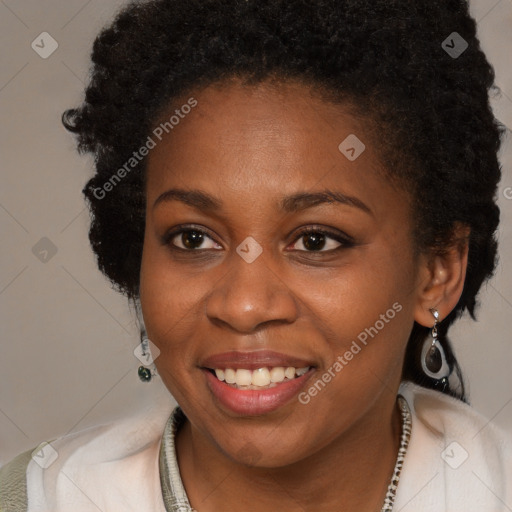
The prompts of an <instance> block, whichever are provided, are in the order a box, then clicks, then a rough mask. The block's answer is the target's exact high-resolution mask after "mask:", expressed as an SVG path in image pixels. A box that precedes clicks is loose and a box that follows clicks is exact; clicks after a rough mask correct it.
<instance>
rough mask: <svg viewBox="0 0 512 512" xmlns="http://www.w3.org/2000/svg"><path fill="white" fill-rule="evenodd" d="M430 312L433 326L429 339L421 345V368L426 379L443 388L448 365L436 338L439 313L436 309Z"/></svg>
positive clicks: (448, 371)
mask: <svg viewBox="0 0 512 512" xmlns="http://www.w3.org/2000/svg"><path fill="white" fill-rule="evenodd" d="M430 312H431V313H432V315H433V316H434V326H433V327H432V331H431V336H430V338H427V339H426V340H425V342H424V343H423V349H422V351H421V367H422V368H423V371H424V372H425V374H426V375H427V376H428V377H430V378H431V379H434V380H436V381H437V382H436V385H439V384H442V385H443V386H445V385H447V384H448V376H449V375H450V365H449V364H448V362H447V361H446V355H445V353H444V349H443V346H442V345H441V343H440V342H439V340H438V338H437V322H438V320H439V312H438V311H437V309H431V310H430Z"/></svg>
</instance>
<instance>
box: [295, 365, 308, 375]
mask: <svg viewBox="0 0 512 512" xmlns="http://www.w3.org/2000/svg"><path fill="white" fill-rule="evenodd" d="M308 370H309V366H306V367H304V368H297V369H296V370H295V373H296V374H297V377H300V376H302V375H304V374H305V373H307V371H308Z"/></svg>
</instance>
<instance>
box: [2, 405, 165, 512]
mask: <svg viewBox="0 0 512 512" xmlns="http://www.w3.org/2000/svg"><path fill="white" fill-rule="evenodd" d="M172 412H173V406H172V404H171V403H169V405H168V407H166V408H163V409H159V410H154V409H153V410H151V411H146V412H145V413H139V414H137V415H136V416H133V417H130V418H124V419H122V420H118V421H115V422H112V423H109V424H104V425H98V426H94V427H91V428H88V429H85V430H81V431H79V432H76V433H73V434H69V435H65V436H62V437H59V438H57V439H55V440H52V441H50V442H48V443H47V442H45V443H41V444H40V445H39V446H38V447H36V448H35V449H34V450H29V451H27V452H25V453H23V454H20V455H19V456H18V457H16V458H15V459H13V460H12V461H11V462H9V463H8V464H7V465H5V466H4V467H3V468H1V469H0V511H2V512H3V511H4V510H5V511H9V512H17V511H21V510H23V511H25V510H28V511H29V512H36V511H47V510H52V511H53V512H58V511H65V510H66V511H68V510H73V511H76V512H81V511H84V512H85V511H89V510H95V511H97V510H98V509H100V510H121V509H122V510H126V511H128V510H144V509H146V510H155V511H164V510H165V509H164V507H163V502H162V495H161V489H160V479H159V469H158V462H159V461H158V455H159V449H160V442H161V437H162V433H163V430H164V427H165V424H166V421H167V419H168V418H169V416H170V415H171V413H172ZM2 500H3V501H2ZM2 507H3V508H2Z"/></svg>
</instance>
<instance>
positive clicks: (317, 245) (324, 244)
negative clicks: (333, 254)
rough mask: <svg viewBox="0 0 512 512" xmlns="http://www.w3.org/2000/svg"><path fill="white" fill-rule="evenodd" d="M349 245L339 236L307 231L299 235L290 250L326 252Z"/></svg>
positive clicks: (347, 241)
mask: <svg viewBox="0 0 512 512" xmlns="http://www.w3.org/2000/svg"><path fill="white" fill-rule="evenodd" d="M349 245H351V242H350V241H349V240H345V239H344V238H343V237H341V236H340V235H334V234H331V233H328V232H325V231H321V230H318V229H309V230H305V231H302V233H299V238H298V239H297V240H296V242H295V243H294V244H293V246H294V247H292V248H293V249H295V250H298V251H305V252H328V251H334V250H335V249H338V248H339V247H343V246H349Z"/></svg>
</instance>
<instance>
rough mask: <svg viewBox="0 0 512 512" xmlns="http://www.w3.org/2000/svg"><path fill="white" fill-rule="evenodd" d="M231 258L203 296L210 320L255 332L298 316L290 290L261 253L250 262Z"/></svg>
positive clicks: (239, 258) (236, 256)
mask: <svg viewBox="0 0 512 512" xmlns="http://www.w3.org/2000/svg"><path fill="white" fill-rule="evenodd" d="M230 259H231V260H232V261H230V263H229V264H230V270H229V271H228V272H227V274H226V275H224V277H222V278H221V279H220V280H219V281H218V282H216V283H215V287H214V289H213V290H212V292H211V293H210V294H209V295H208V297H207V299H206V315H207V317H208V318H209V319H210V321H211V322H213V323H216V324H220V325H223V326H224V327H226V326H228V327H229V328H231V329H232V330H235V331H236V332H238V333H254V332H255V331H258V330H260V329H261V328H262V326H264V325H266V324H269V323H272V324H290V323H293V322H294V321H295V320H296V319H297V316H298V305H297V301H296V300H295V298H294V295H293V293H292V291H291V290H290V288H289V287H288V286H287V285H286V284H285V282H284V281H283V279H282V278H281V277H280V276H278V275H277V272H276V271H275V270H273V269H272V268H270V266H269V264H268V263H267V262H266V261H265V260H264V258H263V257H261V256H260V257H259V258H257V259H256V260H255V261H253V262H252V263H247V262H246V261H244V260H243V259H242V258H241V257H239V256H238V254H234V255H233V256H232V257H231V258H230Z"/></svg>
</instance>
